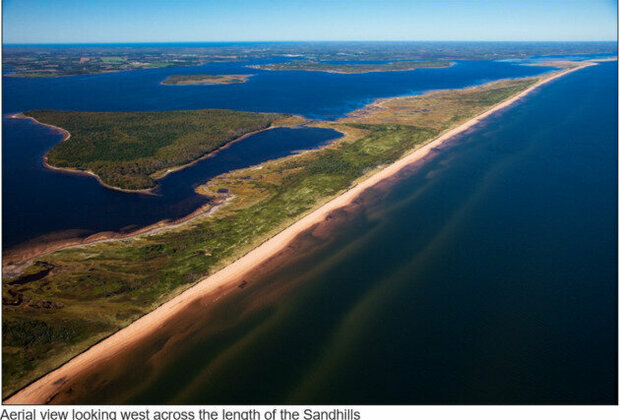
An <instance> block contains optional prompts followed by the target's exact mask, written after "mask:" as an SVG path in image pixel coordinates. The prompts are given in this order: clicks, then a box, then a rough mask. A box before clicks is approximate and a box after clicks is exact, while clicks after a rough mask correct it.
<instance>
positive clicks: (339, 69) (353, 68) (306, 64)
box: [247, 60, 453, 74]
mask: <svg viewBox="0 0 620 420" xmlns="http://www.w3.org/2000/svg"><path fill="white" fill-rule="evenodd" d="M452 64H453V62H451V61H448V60H416V61H393V62H389V63H375V64H368V63H347V62H344V63H334V62H331V63H328V62H318V61H290V62H286V63H273V64H258V65H250V66H247V67H249V68H253V69H259V70H277V71H283V70H297V71H321V72H326V73H340V74H353V73H374V72H381V71H410V70H415V69H434V68H442V67H450V66H451V65H452Z"/></svg>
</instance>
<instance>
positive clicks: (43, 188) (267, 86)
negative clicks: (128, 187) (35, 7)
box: [2, 60, 552, 247]
mask: <svg viewBox="0 0 620 420" xmlns="http://www.w3.org/2000/svg"><path fill="white" fill-rule="evenodd" d="M269 61H270V62H273V61H275V60H269ZM255 63H259V62H258V61H257V62H255ZM245 64H247V63H245ZM551 70H552V69H550V68H549V67H534V66H523V65H518V64H517V63H512V62H500V61H461V62H457V63H456V64H455V65H454V66H452V67H450V68H444V69H418V70H415V71H408V72H386V73H368V74H355V75H340V74H329V73H320V72H297V71H284V72H274V71H261V70H254V69H249V68H247V67H245V66H244V63H211V64H206V65H204V66H199V67H185V68H173V69H150V70H138V71H129V72H120V73H110V74H101V75H90V76H76V77H59V78H45V79H23V78H11V77H4V78H3V82H4V86H3V106H4V112H5V114H9V113H13V112H19V111H25V110H30V109H63V110H81V111H147V110H148V111H158V110H171V109H200V108H228V109H236V110H245V111H265V112H286V113H293V114H301V115H304V116H307V117H311V118H320V119H334V118H337V117H340V116H342V115H344V114H346V113H348V112H350V111H352V110H354V109H357V108H359V107H362V106H364V105H366V104H368V103H370V102H372V101H373V100H374V99H376V98H377V97H388V96H394V95H404V94H415V93H420V92H424V91H426V90H429V89H443V88H460V87H465V86H469V85H474V84H479V83H484V82H488V81H490V80H496V79H501V78H506V77H521V76H530V75H535V74H541V73H544V72H548V71H551ZM201 73H229V74H234V73H252V74H255V76H254V77H252V78H250V80H249V82H247V83H244V84H236V85H219V86H163V85H161V84H160V82H161V81H162V80H164V79H165V78H166V77H167V76H168V75H170V74H201ZM2 130H3V139H4V140H3V164H4V182H3V187H4V200H3V202H4V204H3V206H4V207H3V210H4V211H3V225H4V234H3V244H4V246H5V247H11V246H14V245H16V244H19V243H23V242H25V241H29V240H32V239H35V238H37V240H41V239H42V238H40V237H41V236H43V235H49V234H53V235H52V236H53V237H54V238H59V237H61V236H63V235H64V236H67V235H69V236H74V235H76V234H79V235H85V234H88V233H94V232H99V231H107V230H114V231H119V230H123V229H125V230H127V229H133V228H137V227H142V226H146V225H149V224H151V223H153V222H156V221H158V220H162V219H174V218H178V217H181V216H184V215H187V214H189V213H191V212H192V211H193V210H195V209H196V208H198V207H199V206H200V205H201V204H203V203H204V199H203V198H201V197H199V196H197V195H196V194H195V193H194V192H193V188H192V187H194V186H195V185H198V184H201V183H204V182H205V181H207V180H208V179H209V178H211V177H212V176H213V175H215V174H217V173H221V171H224V170H230V169H232V168H237V167H245V166H250V165H252V164H256V163H259V162H260V161H261V160H265V159H270V158H274V157H280V156H284V155H286V154H289V153H290V152H291V151H294V150H298V149H302V148H308V147H316V146H317V145H320V144H322V143H323V142H325V141H326V140H327V139H328V138H334V133H332V132H323V131H321V130H320V129H304V130H286V129H282V130H276V131H270V132H269V133H267V134H263V135H261V136H259V137H258V139H264V141H258V140H256V139H253V140H251V141H250V140H248V141H242V142H240V143H239V144H237V145H235V147H234V148H231V151H230V152H227V153H226V155H227V156H228V155H229V154H230V153H234V154H236V155H237V156H239V157H240V159H241V160H240V161H239V162H237V163H236V164H235V165H233V166H230V165H228V166H226V165H221V164H220V163H219V159H223V158H221V157H218V158H216V159H218V160H216V161H214V160H212V159H207V160H205V161H203V162H202V163H201V164H199V165H196V166H194V167H192V168H191V169H187V170H185V171H182V172H179V173H177V174H175V175H171V176H168V177H167V178H164V180H163V181H162V186H161V188H160V190H159V193H160V194H161V196H160V197H150V196H137V195H134V194H126V193H121V192H117V191H111V190H108V189H105V188H104V187H102V186H100V185H99V184H98V183H97V182H96V181H95V180H94V179H90V178H88V177H82V176H73V175H68V174H59V173H54V172H52V171H49V170H46V169H45V168H43V166H42V164H41V162H42V157H43V155H44V154H45V153H46V152H47V151H48V150H49V149H50V148H51V147H52V146H53V145H54V144H56V143H57V142H58V141H59V140H60V136H59V135H58V134H56V133H53V132H52V131H50V130H48V129H47V128H44V127H39V126H36V125H34V124H32V123H31V122H29V121H25V120H14V119H13V120H9V119H6V118H4V119H3V127H2ZM263 136H267V137H263ZM311 137H312V138H311ZM246 145H248V146H247V147H248V149H247V150H248V153H249V154H245V148H246ZM263 147H267V148H266V149H263ZM241 156H244V157H243V158H241ZM48 239H50V238H47V239H46V240H48Z"/></svg>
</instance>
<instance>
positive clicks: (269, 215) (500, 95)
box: [2, 78, 539, 396]
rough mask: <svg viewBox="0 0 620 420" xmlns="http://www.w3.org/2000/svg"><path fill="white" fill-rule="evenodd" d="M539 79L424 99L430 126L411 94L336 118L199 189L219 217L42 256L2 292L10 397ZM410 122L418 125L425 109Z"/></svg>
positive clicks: (6, 383)
mask: <svg viewBox="0 0 620 420" xmlns="http://www.w3.org/2000/svg"><path fill="white" fill-rule="evenodd" d="M537 80H539V79H538V78H529V79H519V80H506V81H503V82H497V83H491V84H487V85H483V86H481V87H477V88H475V89H466V90H462V91H459V90H456V91H445V92H442V93H440V92H435V93H431V94H428V95H424V96H423V97H422V98H423V99H422V98H420V99H419V100H422V102H421V103H423V104H424V106H425V107H427V108H425V109H428V110H427V111H424V112H426V117H427V118H429V121H432V122H431V123H428V124H427V123H425V122H424V121H426V119H417V120H416V121H417V122H412V121H409V120H407V119H406V117H405V114H404V113H405V112H406V110H405V108H404V106H405V104H406V103H408V102H406V101H405V102H398V101H404V99H403V98H395V99H392V100H388V101H385V102H384V103H383V104H382V105H383V106H385V107H388V108H389V107H391V106H392V104H391V102H392V101H396V102H397V103H398V104H399V107H400V108H399V113H400V114H399V116H398V118H397V120H398V121H397V122H393V123H390V122H388V123H386V122H385V121H382V122H380V121H381V118H384V119H385V118H387V116H385V115H383V116H382V117H381V118H379V117H376V116H375V114H373V113H372V110H370V109H366V110H365V114H364V115H361V113H360V114H359V115H354V116H351V117H350V118H348V119H345V120H342V121H339V122H331V123H328V122H321V123H314V125H316V126H322V127H329V128H334V129H336V130H339V131H342V132H343V133H345V136H343V137H342V138H340V139H339V140H337V141H335V142H334V143H332V144H330V145H329V146H327V147H325V148H322V149H320V150H311V151H307V152H305V153H302V154H299V155H293V156H289V157H286V158H282V159H278V160H274V161H270V162H266V163H264V164H263V165H261V166H260V167H255V168H248V169H243V170H238V171H233V172H231V173H228V174H223V175H220V176H219V177H216V178H214V179H212V180H211V181H209V183H207V184H206V185H203V186H201V187H199V188H198V189H197V191H198V192H199V193H201V194H205V195H208V196H211V197H213V199H214V203H222V202H223V201H224V200H225V199H227V198H228V199H229V201H228V203H227V205H225V206H222V207H221V208H219V209H218V211H217V212H214V213H212V214H203V215H202V216H199V217H197V218H195V219H193V220H191V221H190V222H188V223H186V224H185V225H182V226H179V227H176V228H173V229H170V230H167V231H162V232H160V233H157V234H152V235H142V236H137V237H134V238H131V239H124V240H118V241H109V242H102V243H95V244H91V245H86V246H80V247H74V248H69V249H66V250H62V251H57V252H54V253H52V254H49V255H47V256H45V257H40V259H42V260H43V261H40V262H38V263H37V264H38V265H39V267H37V268H36V269H33V270H30V271H28V272H27V273H28V275H33V274H37V273H40V272H41V270H48V273H47V274H46V275H45V277H43V278H36V279H34V280H33V278H32V277H30V278H29V281H28V282H23V283H21V284H20V283H19V282H17V283H16V282H13V284H9V283H8V282H4V284H3V308H4V318H3V327H4V331H5V332H4V334H5V340H4V346H3V349H2V350H3V369H4V371H3V372H4V382H3V395H5V396H6V395H7V394H10V393H11V392H13V391H15V390H17V389H19V388H20V387H22V386H24V385H25V384H27V383H28V382H30V381H31V380H33V379H34V378H36V377H37V376H39V375H41V374H43V373H45V372H47V371H49V370H51V369H53V368H54V367H56V366H58V365H59V364H60V363H62V362H63V361H65V360H67V359H69V358H71V357H72V356H74V355H75V354H77V353H78V352H80V351H82V350H84V349H85V348H87V347H88V346H90V345H92V344H94V343H95V342H96V341H98V340H99V339H101V338H102V337H103V336H105V335H109V334H111V333H113V332H115V331H116V330H118V329H120V328H122V327H123V326H125V325H127V324H129V323H130V322H132V321H133V320H135V319H136V318H138V317H139V316H141V315H143V314H145V313H147V312H149V311H150V310H152V309H153V308H154V307H156V306H158V305H159V304H161V303H162V302H164V301H166V300H168V299H170V298H171V297H172V296H175V295H177V294H178V293H180V292H181V291H182V290H184V289H186V288H188V287H190V286H192V285H193V284H195V283H196V282H197V281H199V280H200V279H201V278H203V277H204V276H206V275H208V274H210V273H213V272H215V271H217V270H218V269H220V268H222V267H223V266H225V265H226V264H228V263H230V262H232V261H233V260H235V259H236V258H239V257H240V256H241V255H243V254H245V253H247V252H248V251H249V250H251V249H252V248H254V247H255V246H257V245H258V244H259V243H261V242H263V241H264V240H265V239H267V238H269V237H271V236H273V235H274V234H276V233H277V232H279V231H281V230H282V229H284V228H285V227H287V226H289V225H290V224H291V223H293V222H294V221H295V220H297V219H299V218H300V217H301V216H302V215H303V214H305V213H307V212H309V211H311V210H313V209H315V208H317V207H318V206H320V205H321V204H323V203H325V202H326V201H327V200H329V199H331V198H333V197H335V196H337V195H339V194H341V193H342V192H343V191H344V190H346V189H348V188H350V187H351V186H353V185H354V184H355V183H357V182H359V181H360V180H361V179H363V178H364V177H367V176H370V175H371V174H372V173H373V172H374V171H376V170H378V169H380V168H381V167H383V166H385V165H388V164H390V163H392V162H394V161H395V160H397V159H399V158H400V157H401V156H403V154H406V153H408V152H409V151H410V150H412V149H415V148H417V147H419V146H420V145H422V144H425V143H427V142H428V141H431V140H432V139H433V138H435V137H436V136H438V135H439V134H440V132H441V131H443V130H445V129H449V128H452V127H454V126H456V125H458V124H461V123H462V122H464V121H466V120H468V119H470V118H472V117H473V116H475V115H478V114H479V113H480V112H481V111H483V110H485V109H488V108H489V107H491V106H492V105H494V104H496V103H498V102H501V101H503V100H505V99H507V98H508V97H510V96H511V95H513V94H514V93H517V92H518V91H520V90H523V89H524V88H526V87H527V86H530V85H531V84H532V83H534V82H536V81H537ZM407 100H411V101H413V102H412V104H413V105H412V107H414V109H413V110H416V109H417V108H415V107H417V106H419V103H420V102H418V101H419V100H414V99H413V98H409V99H407ZM381 109H383V108H381ZM203 112H206V111H203ZM218 112H219V111H218ZM377 112H378V111H377ZM67 114H69V115H73V117H74V118H75V121H78V120H79V119H80V117H79V113H67ZM176 114H177V113H172V115H176ZM86 115H87V117H88V116H89V115H90V114H86ZM185 115H192V114H185ZM378 115H382V114H378ZM410 115H411V116H412V118H418V117H417V116H418V113H417V112H412V113H411V114H410ZM85 120H86V121H91V119H90V118H86V119H85ZM61 125H63V126H65V127H66V126H67V124H61ZM86 153H93V151H92V149H89V150H87V152H86ZM108 153H115V152H108ZM128 153H130V152H128ZM24 275H26V273H24Z"/></svg>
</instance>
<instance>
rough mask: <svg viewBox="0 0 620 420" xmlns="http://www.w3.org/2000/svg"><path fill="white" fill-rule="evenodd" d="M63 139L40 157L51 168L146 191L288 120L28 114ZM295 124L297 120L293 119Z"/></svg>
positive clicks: (236, 115)
mask: <svg viewBox="0 0 620 420" xmlns="http://www.w3.org/2000/svg"><path fill="white" fill-rule="evenodd" d="M23 116H25V117H27V118H32V119H34V120H36V121H38V122H40V123H42V124H45V125H48V126H50V127H53V128H55V129H57V130H59V131H60V132H61V133H62V134H63V136H64V140H63V141H61V142H60V143H58V144H57V145H56V146H54V147H53V148H52V149H51V150H50V151H49V152H48V153H47V155H46V156H45V163H46V164H47V165H48V167H50V168H52V169H60V170H64V171H67V170H69V171H83V172H86V173H89V174H91V175H94V176H96V177H97V178H98V179H99V180H100V181H101V183H102V184H103V185H105V186H108V187H111V188H116V189H120V190H123V191H142V192H144V191H148V190H149V189H151V188H153V187H155V186H156V185H157V182H156V180H157V179H158V178H161V177H163V176H165V175H166V174H168V173H170V172H172V171H174V170H177V169H179V168H180V167H183V166H186V165H188V164H191V163H192V162H195V161H196V160H198V159H201V158H204V157H205V156H207V155H208V154H209V153H211V152H213V151H215V150H217V149H218V148H220V147H222V146H224V145H226V144H227V143H230V142H231V141H234V140H237V139H239V138H241V137H242V136H245V135H248V134H250V133H254V132H257V131H260V130H264V129H267V128H269V127H271V126H274V125H278V124H280V125H281V124H287V120H288V119H289V118H290V116H289V115H285V114H265V113H257V112H240V111H229V110H218V109H209V110H196V111H169V112H71V111H45V110H41V111H28V112H26V113H24V114H23ZM295 121H298V119H295Z"/></svg>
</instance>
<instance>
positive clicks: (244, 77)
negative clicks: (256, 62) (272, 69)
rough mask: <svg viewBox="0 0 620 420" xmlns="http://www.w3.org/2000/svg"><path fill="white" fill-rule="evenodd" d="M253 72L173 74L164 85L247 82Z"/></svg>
mask: <svg viewBox="0 0 620 420" xmlns="http://www.w3.org/2000/svg"><path fill="white" fill-rule="evenodd" d="M252 76H253V75H252V74H173V75H171V76H168V77H167V78H166V80H164V81H163V82H161V84H162V85H169V86H178V85H233V84H237V83H245V82H247V81H248V80H249V79H250V77H252Z"/></svg>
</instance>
